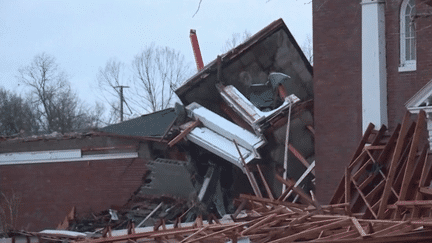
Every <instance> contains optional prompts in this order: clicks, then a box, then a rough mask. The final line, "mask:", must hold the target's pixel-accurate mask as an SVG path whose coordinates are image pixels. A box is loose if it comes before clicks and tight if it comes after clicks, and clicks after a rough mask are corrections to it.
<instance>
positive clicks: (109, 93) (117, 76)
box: [96, 59, 132, 124]
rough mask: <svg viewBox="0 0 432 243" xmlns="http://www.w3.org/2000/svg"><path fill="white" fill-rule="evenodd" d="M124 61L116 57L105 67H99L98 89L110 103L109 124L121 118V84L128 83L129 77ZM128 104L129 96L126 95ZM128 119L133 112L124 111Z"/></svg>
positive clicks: (107, 121)
mask: <svg viewBox="0 0 432 243" xmlns="http://www.w3.org/2000/svg"><path fill="white" fill-rule="evenodd" d="M125 71H126V70H125V65H124V63H122V62H120V61H117V60H115V59H110V60H108V61H107V63H106V64H105V67H104V68H99V72H98V74H97V77H96V80H97V83H98V89H99V90H100V91H101V92H102V96H103V99H104V100H105V101H106V104H108V105H109V108H110V112H109V114H108V117H107V119H106V123H107V124H111V123H114V122H118V121H119V120H120V116H121V114H120V101H119V100H120V99H119V97H120V88H119V87H120V86H123V85H128V84H129V82H128V79H127V78H126V77H125V75H126V74H125V73H126V72H125ZM124 100H125V102H126V104H127V101H126V100H127V97H124ZM129 111H130V109H129ZM124 115H126V119H128V118H131V116H132V112H130V113H124Z"/></svg>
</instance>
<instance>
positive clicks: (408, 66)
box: [399, 0, 417, 72]
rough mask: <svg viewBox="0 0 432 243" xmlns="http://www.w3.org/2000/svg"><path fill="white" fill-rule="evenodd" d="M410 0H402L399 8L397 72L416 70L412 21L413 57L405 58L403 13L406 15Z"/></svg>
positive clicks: (415, 44) (415, 48)
mask: <svg viewBox="0 0 432 243" xmlns="http://www.w3.org/2000/svg"><path fill="white" fill-rule="evenodd" d="M409 2H410V0H404V1H403V2H402V4H401V10H400V16H399V19H400V66H399V72H409V71H415V70H417V53H416V52H417V41H416V39H417V37H416V36H415V23H414V50H412V51H414V52H415V59H414V60H407V56H406V38H405V36H406V32H405V30H406V24H407V23H406V21H405V15H406V9H407V6H408V4H409ZM413 8H414V11H415V3H414V7H413Z"/></svg>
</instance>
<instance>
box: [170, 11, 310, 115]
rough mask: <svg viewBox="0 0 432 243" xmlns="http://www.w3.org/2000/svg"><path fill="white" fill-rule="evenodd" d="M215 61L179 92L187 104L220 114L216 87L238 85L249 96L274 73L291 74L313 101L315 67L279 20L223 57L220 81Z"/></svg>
mask: <svg viewBox="0 0 432 243" xmlns="http://www.w3.org/2000/svg"><path fill="white" fill-rule="evenodd" d="M218 66H219V65H218V60H217V59H215V60H214V61H212V62H211V63H209V64H208V65H206V66H205V67H204V68H203V69H202V70H201V71H199V72H198V73H197V74H195V75H194V76H192V77H191V78H190V79H188V80H187V81H186V82H185V83H184V84H183V85H182V86H181V87H179V88H178V89H177V90H176V94H177V95H178V96H179V98H180V99H181V101H182V102H183V104H184V105H188V104H190V103H192V102H197V103H199V104H201V105H203V106H205V107H206V108H208V109H210V110H212V111H214V112H216V113H219V114H220V112H218V111H219V108H218V104H219V102H220V101H221V98H220V96H219V93H218V92H217V90H216V87H215V84H216V83H218V82H219V81H220V82H222V83H225V84H231V85H234V86H235V87H236V88H237V89H238V90H239V91H240V92H241V93H243V94H244V95H245V96H246V97H249V95H250V92H251V91H250V86H251V85H252V84H264V83H265V82H267V77H268V74H269V73H270V72H281V73H284V74H287V75H289V76H290V77H291V78H292V80H293V82H292V84H291V85H290V86H291V87H285V88H286V89H287V90H290V91H292V93H294V94H296V96H297V97H299V98H300V99H301V100H303V101H305V100H308V99H311V98H313V89H312V66H311V65H310V63H309V61H308V60H307V58H306V57H305V55H304V54H303V52H302V50H301V48H300V47H299V45H298V44H297V42H296V41H295V39H294V37H293V36H292V34H291V33H290V31H289V30H288V28H287V26H286V25H285V23H284V22H283V20H282V19H278V20H276V21H274V22H273V23H271V24H270V25H268V26H267V27H265V28H264V29H262V30H261V31H259V32H258V33H256V34H255V35H253V36H252V37H250V38H249V39H248V40H247V41H245V42H244V43H243V44H240V45H239V46H237V47H235V48H234V49H232V50H230V51H228V52H227V53H225V54H223V55H222V56H221V62H220V66H219V70H220V72H219V80H218V75H217V73H218Z"/></svg>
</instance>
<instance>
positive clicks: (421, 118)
mask: <svg viewBox="0 0 432 243" xmlns="http://www.w3.org/2000/svg"><path fill="white" fill-rule="evenodd" d="M425 123H426V113H425V112H424V111H423V110H421V111H420V113H419V115H418V117H417V125H416V128H415V131H414V135H413V139H412V142H411V148H410V151H409V154H408V159H407V162H406V167H405V173H404V177H403V180H402V187H401V189H400V193H399V200H401V201H403V200H405V199H406V196H407V191H408V189H409V185H410V182H411V179H412V176H413V172H414V163H415V157H416V155H417V150H418V145H419V142H420V135H421V134H422V132H423V129H424V126H425Z"/></svg>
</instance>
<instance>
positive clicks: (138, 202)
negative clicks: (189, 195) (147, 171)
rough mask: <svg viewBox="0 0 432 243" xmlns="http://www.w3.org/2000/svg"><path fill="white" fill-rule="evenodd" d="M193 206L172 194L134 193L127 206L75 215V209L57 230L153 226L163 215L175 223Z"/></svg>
mask: <svg viewBox="0 0 432 243" xmlns="http://www.w3.org/2000/svg"><path fill="white" fill-rule="evenodd" d="M190 206H191V205H190V203H189V202H187V201H186V200H185V199H181V198H174V197H171V196H158V197H154V196H140V195H134V196H133V197H132V198H131V199H130V200H129V202H128V203H127V204H126V205H124V206H122V207H120V208H115V209H114V208H113V209H108V210H104V211H101V212H99V213H88V214H86V215H83V216H81V217H76V216H75V212H74V209H73V210H72V212H71V213H70V214H69V215H68V216H67V217H66V218H65V220H64V222H63V223H62V224H60V225H59V226H58V227H57V229H59V230H64V229H66V230H69V231H75V232H102V230H103V229H104V228H110V229H112V230H119V229H127V228H130V227H131V225H132V224H134V225H135V226H137V227H144V226H150V225H154V224H155V223H156V222H157V221H158V220H159V219H161V218H163V219H164V220H165V221H166V222H167V223H174V222H175V220H177V219H178V218H179V217H181V215H182V214H183V213H184V212H186V211H187V209H188V208H189V207H190Z"/></svg>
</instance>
